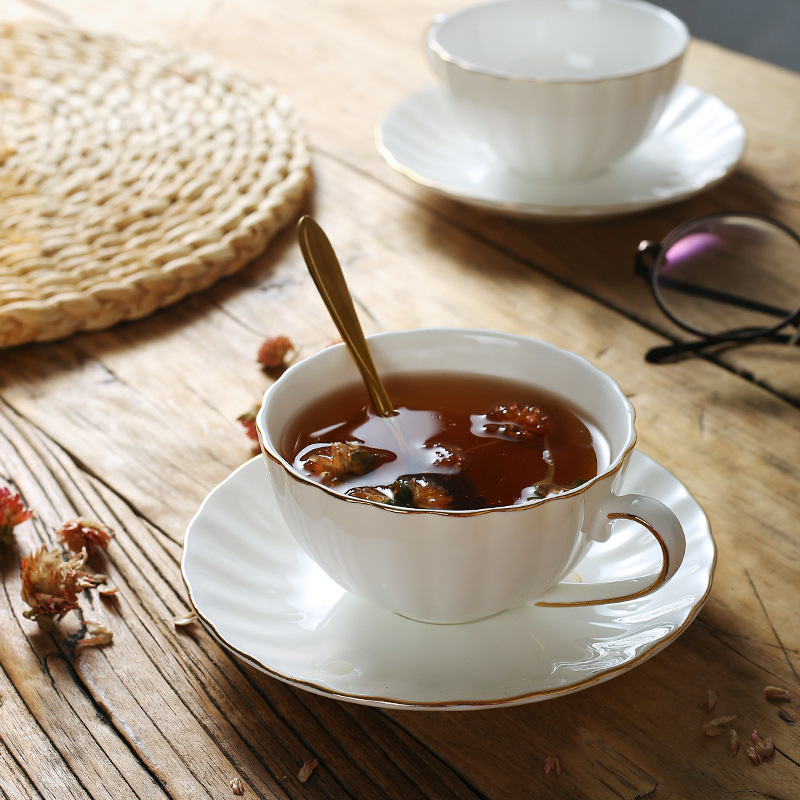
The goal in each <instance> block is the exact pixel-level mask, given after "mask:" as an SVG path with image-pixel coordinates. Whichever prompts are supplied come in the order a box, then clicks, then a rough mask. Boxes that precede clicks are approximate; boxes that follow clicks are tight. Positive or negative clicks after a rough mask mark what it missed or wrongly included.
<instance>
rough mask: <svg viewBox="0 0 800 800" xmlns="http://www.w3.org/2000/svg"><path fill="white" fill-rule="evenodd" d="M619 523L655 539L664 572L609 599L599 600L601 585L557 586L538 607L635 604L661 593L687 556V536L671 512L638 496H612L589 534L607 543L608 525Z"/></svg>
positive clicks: (539, 601)
mask: <svg viewBox="0 0 800 800" xmlns="http://www.w3.org/2000/svg"><path fill="white" fill-rule="evenodd" d="M618 519H627V520H630V521H632V522H636V523H638V524H639V525H642V526H643V527H644V528H645V529H646V530H647V531H649V532H650V533H651V534H652V535H653V537H655V540H656V541H657V542H658V544H659V546H660V547H661V554H662V565H661V571H660V572H659V574H658V576H657V577H656V579H655V580H654V581H653V582H652V583H651V584H650V585H649V586H646V587H644V588H643V589H639V590H637V591H634V592H630V593H629V594H623V595H619V596H613V597H606V598H598V597H597V596H596V593H597V586H598V584H591V583H589V584H586V583H556V584H555V585H554V586H552V587H551V588H550V589H548V590H547V591H546V592H545V593H544V595H542V597H541V598H540V599H539V600H538V601H537V602H536V605H537V606H544V607H548V608H565V607H570V606H597V605H605V604H606V603H622V602H625V601H627V600H635V599H636V598H638V597H644V596H645V595H648V594H650V593H651V592H653V591H655V590H656V589H658V588H659V587H660V586H662V585H663V584H664V583H666V582H667V581H668V580H669V579H670V578H671V577H672V576H673V575H674V574H675V573H676V572H677V571H678V567H680V565H681V563H682V562H683V557H684V555H685V553H686V534H685V533H684V530H683V526H682V525H681V523H680V522H679V521H678V518H677V517H676V516H675V514H674V513H673V512H672V510H671V509H669V508H668V507H667V506H665V505H664V504H663V503H662V502H660V501H659V500H656V499H654V498H652V497H644V496H643V495H638V494H626V495H620V496H617V495H612V496H611V497H610V498H609V499H608V501H607V502H606V504H605V505H604V506H603V509H602V511H601V513H600V514H598V515H597V517H596V520H597V521H596V523H595V524H594V525H593V526H592V527H591V528H590V529H589V530H588V531H587V532H588V534H589V535H590V537H591V539H592V540H593V541H601V542H602V541H606V540H607V539H608V538H609V534H608V528H609V525H608V523H609V522H613V521H614V520H618ZM612 535H613V534H612ZM625 583H627V585H628V586H630V580H629V581H618V582H615V583H608V584H604V585H605V586H606V587H609V586H614V585H619V584H625ZM592 595H594V596H592Z"/></svg>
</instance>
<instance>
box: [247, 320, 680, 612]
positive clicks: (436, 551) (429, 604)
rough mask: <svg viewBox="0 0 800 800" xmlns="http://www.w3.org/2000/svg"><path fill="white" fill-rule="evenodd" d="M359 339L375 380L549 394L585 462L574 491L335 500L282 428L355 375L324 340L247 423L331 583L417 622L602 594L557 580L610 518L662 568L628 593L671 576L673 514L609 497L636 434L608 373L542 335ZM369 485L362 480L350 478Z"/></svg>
mask: <svg viewBox="0 0 800 800" xmlns="http://www.w3.org/2000/svg"><path fill="white" fill-rule="evenodd" d="M369 341H370V346H371V349H372V352H373V355H374V358H375V363H376V366H377V368H378V371H379V373H380V374H381V375H382V376H384V377H386V376H390V377H391V376H392V375H396V374H398V373H399V374H408V373H409V372H410V373H411V374H412V376H413V379H414V380H423V379H424V378H426V377H428V378H433V379H434V380H435V381H436V382H437V384H440V385H441V391H442V392H444V393H446V392H447V391H452V386H453V381H454V380H455V379H456V377H457V376H459V375H464V374H469V375H474V376H482V378H484V379H486V380H488V381H508V380H518V381H524V382H526V383H530V384H531V385H532V386H535V387H536V389H537V392H538V391H541V392H544V393H547V394H548V395H552V396H555V397H560V398H562V399H563V401H564V402H566V403H567V404H568V405H569V406H570V407H572V408H574V409H575V410H576V412H577V413H579V415H580V417H581V419H584V420H586V422H587V424H590V425H591V426H592V427H593V428H595V429H596V431H597V436H598V439H597V447H596V452H597V461H598V466H597V470H596V474H595V475H594V477H592V478H590V479H588V480H587V482H586V483H584V484H582V485H580V486H577V487H575V488H572V489H569V490H567V491H563V492H561V493H557V494H554V495H552V496H547V497H545V498H544V499H540V500H534V501H532V502H523V503H521V504H515V505H506V506H501V507H493V508H479V509H473V510H464V511H458V510H446V509H441V508H428V507H425V508H408V507H398V506H397V505H387V504H384V503H380V502H372V501H371V500H367V499H363V498H360V497H355V496H348V495H344V494H342V493H340V492H339V491H337V489H336V487H332V486H330V485H324V484H321V483H318V482H316V481H315V480H313V479H312V478H311V477H309V476H308V475H307V474H304V473H303V472H302V471H300V470H298V469H297V468H296V467H295V466H294V463H293V462H294V454H293V453H292V452H291V450H292V441H294V438H295V437H294V434H292V433H291V431H292V430H293V429H295V428H297V427H298V424H301V426H302V424H304V423H303V420H304V419H306V418H307V416H308V411H307V409H308V408H309V407H310V405H311V404H313V403H318V402H319V400H320V398H329V397H332V396H335V393H336V392H337V391H341V390H342V389H343V388H345V387H348V386H357V385H358V384H359V383H360V377H359V375H358V371H357V369H356V367H355V364H354V362H353V359H352V358H351V356H350V354H349V352H348V351H347V349H346V348H345V346H344V345H336V346H333V347H329V348H327V349H325V350H323V351H321V352H319V353H317V354H316V355H313V356H311V357H309V358H307V359H305V360H303V361H300V362H298V363H297V364H295V365H293V366H292V367H290V368H289V369H288V370H287V371H286V372H285V373H284V374H283V375H282V376H281V377H280V378H279V379H278V381H277V382H276V383H275V384H273V385H272V386H271V387H270V388H269V389H268V390H267V392H266V394H265V396H264V401H263V404H262V406H261V409H260V411H259V413H258V416H257V420H256V425H257V429H258V435H259V440H260V442H261V447H262V450H263V453H264V456H265V460H266V463H267V466H268V467H269V474H270V478H271V480H272V483H273V486H274V488H275V495H276V498H277V502H278V505H279V508H280V510H281V512H282V514H283V516H284V518H285V520H286V523H287V525H288V527H289V530H290V531H291V533H292V534H293V536H294V537H295V539H296V540H297V542H298V543H299V545H300V546H301V547H302V548H303V550H305V552H306V553H307V554H308V555H309V556H310V557H311V558H312V559H314V561H316V562H317V564H319V566H320V567H322V569H323V570H324V571H325V572H327V573H328V575H329V576H330V577H331V578H333V580H334V581H336V582H337V583H338V584H339V585H340V586H342V587H344V588H345V589H348V590H349V591H351V592H353V593H354V594H357V595H360V596H361V597H363V598H366V599H367V600H370V601H372V602H373V603H376V604H377V605H380V606H382V607H384V608H387V609H389V610H391V611H395V612H397V613H399V614H402V615H404V616H407V617H410V618H412V619H416V620H422V621H427V622H464V621H468V620H474V619H478V618H481V617H486V616H489V615H491V614H496V613H497V612H500V611H503V610H504V609H507V608H512V607H514V606H517V605H521V604H523V603H527V602H530V601H534V600H538V601H540V602H544V601H548V602H555V603H559V604H560V603H563V602H566V603H568V604H578V605H583V604H587V603H589V604H591V603H593V602H609V600H608V599H607V598H606V599H603V596H602V595H601V591H602V590H600V589H598V587H596V586H592V585H589V584H573V583H561V584H559V581H561V580H562V579H563V578H564V577H565V576H566V575H568V574H569V573H570V571H571V570H573V568H574V567H575V565H576V564H577V563H578V562H579V561H580V560H581V559H582V558H583V557H584V556H585V555H586V553H587V551H588V549H589V546H590V545H591V544H592V542H594V541H604V540H605V539H607V538H608V537H609V535H612V522H613V520H615V519H627V520H634V521H635V522H638V523H640V524H642V525H643V526H644V527H645V528H646V529H647V530H648V531H650V533H652V535H653V536H654V537H655V538H656V539H657V540H658V542H659V544H660V545H661V549H662V553H663V569H662V571H661V574H660V575H659V576H658V578H657V580H656V581H655V583H653V584H652V586H651V587H649V588H648V589H646V590H642V591H639V592H636V594H637V595H638V594H642V593H646V591H649V590H650V589H653V588H656V587H657V586H659V585H661V583H663V582H664V581H666V580H669V578H670V577H671V576H672V575H674V574H675V571H676V570H677V569H678V567H679V566H680V564H681V561H682V559H683V555H684V550H685V535H684V532H683V529H682V528H681V525H680V523H679V521H678V520H677V518H676V517H675V515H674V514H673V513H672V511H670V509H669V508H667V506H665V505H663V504H662V503H660V502H659V501H657V500H655V499H653V498H650V497H644V496H641V495H636V494H625V495H622V496H620V495H619V494H618V491H619V489H620V486H621V483H622V480H623V476H624V473H625V469H626V467H627V464H628V461H629V459H630V455H631V452H632V451H633V448H634V446H635V443H636V433H635V430H634V411H633V407H632V406H631V404H630V402H629V401H628V399H627V398H626V397H625V395H624V394H623V392H622V391H621V389H620V387H619V386H618V385H617V383H616V382H615V381H614V380H612V379H611V378H610V377H609V376H608V375H606V374H605V373H603V372H601V371H600V370H598V369H596V368H595V367H594V366H592V365H591V364H590V363H589V362H588V361H586V360H585V359H583V358H581V357H579V356H577V355H575V354H573V353H569V352H567V351H564V350H560V349H558V348H556V347H553V346H552V345H549V344H546V343H545V342H541V341H537V340H534V339H528V338H525V337H520V336H512V335H509V334H504V333H498V332H491V331H480V330H462V329H447V328H442V329H428V330H416V331H400V332H392V333H385V334H379V335H377V336H372V337H370V339H369ZM361 389H362V394H363V397H364V402H366V392H365V391H363V387H361ZM329 393H334V395H330V394H329ZM325 407H326V408H327V407H331V406H330V401H329V400H327V399H326V400H325ZM354 411H358V409H357V408H355V409H354ZM339 413H340V411H339V410H338V409H337V411H336V414H339ZM401 413H405V412H401ZM401 422H402V417H401ZM329 429H330V428H329V426H327V425H326V427H325V430H329ZM314 430H318V428H317V427H316V425H315V427H314ZM400 444H401V445H402V442H401V443H400ZM359 474H360V473H359ZM370 480H371V479H370V476H369V475H366V476H364V481H363V482H364V483H365V484H368V483H370ZM631 577H636V578H641V577H644V576H631Z"/></svg>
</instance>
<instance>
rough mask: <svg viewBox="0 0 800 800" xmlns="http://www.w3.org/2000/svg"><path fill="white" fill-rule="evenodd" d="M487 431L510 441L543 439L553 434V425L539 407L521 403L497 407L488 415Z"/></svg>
mask: <svg viewBox="0 0 800 800" xmlns="http://www.w3.org/2000/svg"><path fill="white" fill-rule="evenodd" d="M484 427H485V429H486V431H487V432H488V433H491V434H493V435H494V436H505V437H507V438H509V439H521V440H528V441H530V440H535V439H542V438H544V437H545V436H548V435H549V434H551V433H552V432H553V423H552V422H551V420H550V418H549V417H548V416H547V415H546V414H545V413H544V412H543V411H542V409H541V408H540V407H539V406H523V405H520V404H519V403H516V402H514V403H509V404H508V405H499V406H496V407H495V408H494V409H493V410H492V411H491V412H490V413H489V414H487V415H486V424H485V426H484Z"/></svg>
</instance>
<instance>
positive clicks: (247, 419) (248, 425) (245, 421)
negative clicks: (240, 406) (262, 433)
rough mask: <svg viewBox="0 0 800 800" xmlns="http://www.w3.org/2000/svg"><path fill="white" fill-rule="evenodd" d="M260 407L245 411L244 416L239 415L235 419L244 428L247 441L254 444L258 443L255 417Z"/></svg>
mask: <svg viewBox="0 0 800 800" xmlns="http://www.w3.org/2000/svg"><path fill="white" fill-rule="evenodd" d="M260 408H261V406H253V408H251V409H250V410H249V411H245V412H244V414H240V415H239V416H238V417H237V421H238V422H240V423H241V424H242V426H243V427H244V430H245V433H247V436H248V438H249V439H252V440H253V441H254V442H257V441H258V432H257V431H256V415H257V414H258V410H259V409H260Z"/></svg>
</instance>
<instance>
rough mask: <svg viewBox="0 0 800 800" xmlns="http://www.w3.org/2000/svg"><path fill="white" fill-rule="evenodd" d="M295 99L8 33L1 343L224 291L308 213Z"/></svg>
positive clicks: (2, 58) (172, 63)
mask: <svg viewBox="0 0 800 800" xmlns="http://www.w3.org/2000/svg"><path fill="white" fill-rule="evenodd" d="M310 183H311V157H310V153H309V149H308V146H307V143H306V139H305V136H304V132H303V131H302V126H301V124H300V123H299V121H298V119H297V117H296V115H295V113H294V110H293V108H292V106H291V103H290V102H289V101H288V100H287V99H286V98H285V97H282V96H281V95H279V94H278V93H276V91H275V90H274V89H272V88H270V87H265V86H261V85H259V84H257V83H255V82H253V81H250V80H247V79H245V78H243V77H241V76H239V75H237V74H235V73H234V72H232V71H230V70H228V69H226V68H225V67H223V66H221V65H219V64H216V63H214V62H212V61H211V60H209V59H207V58H205V57H203V56H200V55H198V54H193V53H186V52H169V51H165V50H163V49H159V48H157V47H154V46H151V45H148V44H140V43H134V42H130V41H126V40H121V39H119V38H115V37H112V36H103V35H96V34H89V33H86V32H81V31H78V30H74V29H70V28H57V27H53V26H49V25H41V24H36V23H23V24H9V25H2V26H0V212H2V213H0V347H8V346H10V345H15V344H21V343H23V342H29V341H44V340H51V339H58V338H61V337H64V336H68V335H69V334H71V333H74V332H75V331H79V330H97V329H101V328H107V327H109V326H111V325H113V324H115V323H117V322H119V321H121V320H126V319H135V318H139V317H143V316H145V315H147V314H149V313H151V312H152V311H154V310H156V309H157V308H160V307H163V306H165V305H168V304H170V303H174V302H176V301H177V300H180V299H181V298H182V297H184V296H185V295H187V294H189V293H190V292H196V291H198V290H200V289H204V288H206V287H208V286H210V285H211V284H212V283H214V282H215V281H217V280H219V279H220V278H222V277H224V276H226V275H229V274H231V273H232V272H234V271H235V270H238V269H240V268H241V267H242V266H244V265H245V264H246V263H247V262H248V261H250V260H251V259H253V258H254V257H255V256H257V255H259V254H260V253H261V252H262V251H263V250H264V249H265V248H266V246H267V244H268V243H269V241H270V240H271V239H272V237H273V236H274V235H275V234H276V233H277V232H278V231H279V230H280V229H281V228H282V227H284V226H285V225H286V224H287V223H289V222H290V220H292V219H293V217H294V216H295V215H296V214H297V212H298V210H299V207H300V205H301V203H302V201H303V199H304V196H305V194H306V191H307V189H308V188H309V186H310Z"/></svg>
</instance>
